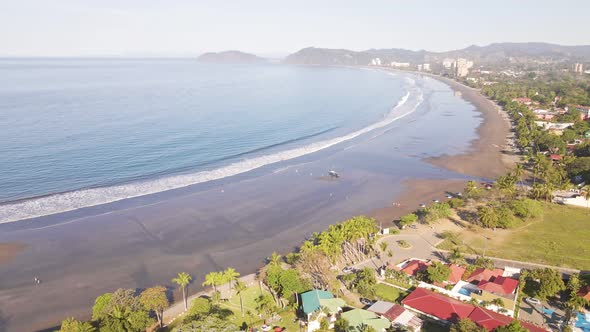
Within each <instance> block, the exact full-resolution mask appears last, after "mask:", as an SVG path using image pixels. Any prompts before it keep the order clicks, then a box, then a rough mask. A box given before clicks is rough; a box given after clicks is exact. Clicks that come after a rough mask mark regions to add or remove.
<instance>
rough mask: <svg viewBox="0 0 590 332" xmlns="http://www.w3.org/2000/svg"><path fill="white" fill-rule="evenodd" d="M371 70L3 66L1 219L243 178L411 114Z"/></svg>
mask: <svg viewBox="0 0 590 332" xmlns="http://www.w3.org/2000/svg"><path fill="white" fill-rule="evenodd" d="M421 98H422V96H421V94H420V90H419V88H417V87H416V86H415V84H413V82H412V79H411V78H408V77H404V76H403V75H394V74H387V73H384V72H379V71H374V70H362V69H352V68H350V69H349V68H331V67H303V66H288V65H279V64H264V65H215V64H202V63H198V62H196V61H194V60H193V59H167V60H162V59H148V60H146V59H136V60H128V59H125V60H122V59H94V60H92V59H77V60H76V59H34V60H33V59H2V60H0V141H1V142H2V144H0V170H1V172H2V175H1V176H0V202H2V203H5V204H3V205H0V222H7V221H15V220H19V219H24V218H30V217H35V216H41V215H46V214H51V213H56V212H62V211H67V210H72V209H76V208H81V207H86V206H92V205H97V204H103V203H107V202H111V201H115V200H119V199H124V198H128V197H135V196H140V195H145V194H150V193H155V192H159V191H163V190H168V189H173V188H179V187H182V186H186V185H190V184H196V183H201V182H206V181H209V180H216V179H220V178H224V177H227V176H232V175H235V174H240V173H243V172H246V171H249V170H252V169H256V168H259V167H261V166H264V165H268V164H272V163H275V162H279V161H284V160H289V159H293V158H297V157H300V156H303V155H306V154H309V153H313V152H316V151H319V150H322V149H325V148H328V147H330V146H333V145H336V144H338V143H341V142H343V141H346V140H350V139H354V138H356V137H358V136H360V135H362V134H364V133H367V132H369V131H371V130H374V129H376V128H380V127H383V126H385V125H387V124H389V123H391V122H392V121H395V120H396V119H397V118H399V117H401V116H404V115H406V114H408V113H409V112H412V111H413V110H414V109H415V108H416V106H417V105H418V104H419V103H420V102H421Z"/></svg>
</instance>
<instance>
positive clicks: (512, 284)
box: [477, 277, 518, 297]
mask: <svg viewBox="0 0 590 332" xmlns="http://www.w3.org/2000/svg"><path fill="white" fill-rule="evenodd" d="M517 287H518V280H516V279H512V278H507V277H496V278H492V279H490V280H482V281H480V282H479V283H478V284H477V288H479V289H481V290H484V291H487V292H490V293H493V294H497V295H503V296H508V297H512V295H513V294H514V292H515V291H516V288H517Z"/></svg>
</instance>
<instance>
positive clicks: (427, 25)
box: [0, 0, 590, 57]
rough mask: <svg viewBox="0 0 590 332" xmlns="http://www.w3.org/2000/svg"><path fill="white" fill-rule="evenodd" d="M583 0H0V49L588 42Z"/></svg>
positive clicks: (75, 52)
mask: <svg viewBox="0 0 590 332" xmlns="http://www.w3.org/2000/svg"><path fill="white" fill-rule="evenodd" d="M589 15H590V0H559V1H556V0H550V1H549V0H535V1H532V0H511V1H507V0H486V1H478V0H475V1H474V0H470V1H453V0H445V1H443V0H433V1H427V0H405V1H398V0H389V1H388V0H375V1H368V0H367V1H358V0H357V1H346V0H340V1H333V0H315V1H308V0H298V1H280V0H279V1H277V0H273V1H271V0H268V1H267V0H241V1H237V0H236V1H221V0H217V1H198V0H193V1H190V0H160V1H156V0H0V56H4V57H5V56H193V55H198V54H201V53H203V52H208V51H223V50H241V51H244V52H250V53H255V54H258V55H263V56H277V57H278V56H284V55H287V54H289V53H293V52H296V51H297V50H299V49H301V48H304V47H309V46H315V47H326V48H346V49H352V50H365V49H369V48H406V49H412V50H419V49H426V50H429V51H447V50H453V49H460V48H464V47H467V46H469V45H473V44H476V45H481V46H483V45H487V44H490V43H493V42H532V41H534V42H550V43H557V44H562V45H588V44H590V25H589V24H588V22H589V17H590V16H589Z"/></svg>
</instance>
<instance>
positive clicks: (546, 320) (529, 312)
mask: <svg viewBox="0 0 590 332" xmlns="http://www.w3.org/2000/svg"><path fill="white" fill-rule="evenodd" d="M564 314H565V313H564V311H563V310H562V309H560V308H558V307H556V306H555V305H554V304H552V303H548V302H540V303H539V304H535V303H529V301H527V300H524V301H522V302H521V303H520V313H519V314H518V318H519V319H522V320H524V321H527V322H530V323H533V324H536V325H539V326H543V327H545V328H549V329H552V330H560V326H561V323H562V322H563V318H564Z"/></svg>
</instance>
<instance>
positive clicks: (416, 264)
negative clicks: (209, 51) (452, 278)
mask: <svg viewBox="0 0 590 332" xmlns="http://www.w3.org/2000/svg"><path fill="white" fill-rule="evenodd" d="M430 265H432V263H431V262H430V261H427V260H421V259H410V260H407V261H405V262H403V263H401V264H399V265H397V266H396V269H397V270H398V271H402V272H404V273H405V274H407V275H409V276H410V277H415V276H416V275H417V274H418V272H420V271H424V270H426V269H428V267H429V266H430Z"/></svg>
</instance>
